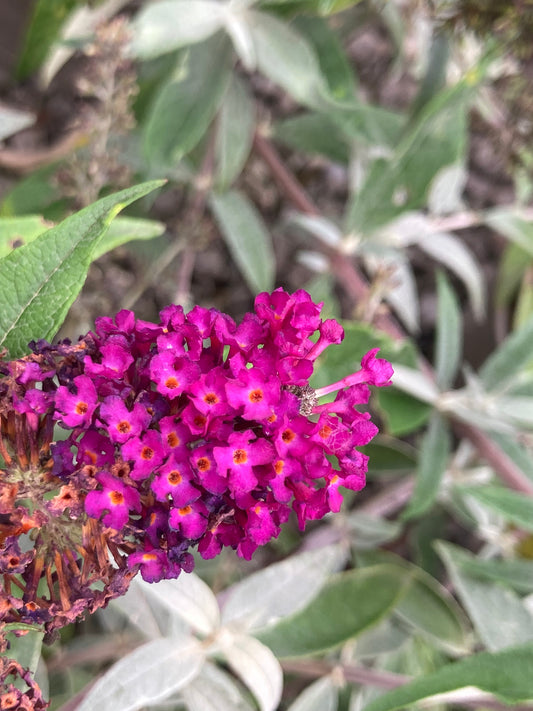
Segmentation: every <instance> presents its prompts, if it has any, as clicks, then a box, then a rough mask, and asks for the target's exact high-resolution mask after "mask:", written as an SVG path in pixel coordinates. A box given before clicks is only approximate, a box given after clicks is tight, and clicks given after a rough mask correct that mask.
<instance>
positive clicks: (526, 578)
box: [441, 544, 533, 593]
mask: <svg viewBox="0 0 533 711" xmlns="http://www.w3.org/2000/svg"><path fill="white" fill-rule="evenodd" d="M441 545H442V546H443V545H444V544H441ZM445 548H446V551H448V552H449V551H452V550H453V558H454V563H455V564H456V565H459V566H460V568H461V570H462V571H463V572H465V573H468V574H469V575H470V576H471V577H472V578H477V579H480V580H489V581H491V582H495V583H503V584H504V585H505V586H508V587H511V588H513V589H514V590H516V591H517V592H519V593H531V592H533V561H531V560H520V559H516V560H512V559H503V560H494V559H489V560H484V559H482V558H476V557H474V556H473V555H470V554H469V553H467V552H466V551H465V550H464V549H462V548H458V547H456V546H451V545H450V544H446V546H445Z"/></svg>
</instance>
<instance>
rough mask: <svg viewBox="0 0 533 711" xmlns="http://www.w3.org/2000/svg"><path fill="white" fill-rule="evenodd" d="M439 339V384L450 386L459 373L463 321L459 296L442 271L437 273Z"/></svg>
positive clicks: (436, 350)
mask: <svg viewBox="0 0 533 711" xmlns="http://www.w3.org/2000/svg"><path fill="white" fill-rule="evenodd" d="M437 294H438V310H437V339H436V349H435V373H436V379H437V385H438V386H439V387H440V388H442V389H443V390H444V389H446V388H449V387H450V386H451V384H452V383H453V379H454V377H455V375H456V373H457V368H458V366H459V363H460V360H461V351H462V343H461V338H462V333H461V329H462V323H461V314H460V311H459V304H458V302H457V297H456V295H455V293H454V291H453V290H452V288H451V287H450V285H449V283H448V280H447V279H446V277H445V276H444V274H443V273H442V272H439V273H438V274H437Z"/></svg>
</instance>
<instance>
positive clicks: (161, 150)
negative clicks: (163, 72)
mask: <svg viewBox="0 0 533 711" xmlns="http://www.w3.org/2000/svg"><path fill="white" fill-rule="evenodd" d="M230 50H231V47H230V43H229V41H228V39H227V37H225V36H224V35H220V34H217V35H215V36H214V37H212V38H210V39H209V40H207V41H206V42H204V43H202V44H201V45H195V46H193V47H191V49H190V50H189V52H188V55H187V60H186V62H185V65H184V66H180V67H178V68H177V70H176V72H175V76H174V77H173V78H172V80H171V81H169V82H168V83H166V84H164V85H163V87H162V88H161V90H160V91H159V94H158V95H157V97H156V99H155V101H154V103H153V105H152V108H151V111H150V115H149V117H148V120H147V122H146V126H145V129H144V149H145V152H146V155H147V158H148V160H149V162H150V164H152V165H160V166H162V167H163V168H164V167H167V166H168V167H174V166H175V164H176V163H177V162H178V161H179V160H181V159H182V158H183V156H184V155H185V154H186V153H188V152H189V151H190V150H192V149H193V148H194V147H195V146H196V145H197V143H198V142H199V141H200V140H201V139H202V137H203V136H204V135H205V132H206V131H207V129H208V127H209V124H210V123H211V121H212V119H213V116H214V115H215V113H216V111H217V109H218V106H219V104H220V101H221V100H222V97H223V96H224V91H225V90H226V87H227V85H228V82H229V80H230V77H231V73H230V58H231V51H230Z"/></svg>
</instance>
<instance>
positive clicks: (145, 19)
mask: <svg viewBox="0 0 533 711" xmlns="http://www.w3.org/2000/svg"><path fill="white" fill-rule="evenodd" d="M226 15H227V8H226V7H225V5H224V4H222V3H220V2H217V0H159V2H153V3H150V4H148V5H145V6H144V7H143V9H142V10H141V11H140V12H139V14H138V15H137V17H136V18H135V20H134V22H133V24H132V32H133V39H132V52H133V54H134V56H136V57H139V58H141V59H152V58H153V57H157V56H159V55H160V54H164V53H165V52H171V51H172V50H175V49H178V48H179V47H184V46H187V45H190V44H195V43H196V42H201V41H202V40H205V39H207V38H208V37H210V36H211V35H212V34H214V33H215V32H217V30H219V29H220V28H221V27H223V25H224V21H225V18H226Z"/></svg>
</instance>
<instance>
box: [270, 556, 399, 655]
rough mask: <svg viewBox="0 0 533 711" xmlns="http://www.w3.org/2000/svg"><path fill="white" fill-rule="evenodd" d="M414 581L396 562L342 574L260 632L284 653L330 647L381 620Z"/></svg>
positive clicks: (322, 649) (310, 651)
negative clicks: (300, 605) (297, 607)
mask: <svg viewBox="0 0 533 711" xmlns="http://www.w3.org/2000/svg"><path fill="white" fill-rule="evenodd" d="M409 584H410V574H409V573H408V572H406V571H404V570H401V569H400V568H398V567H396V566H389V565H376V566H372V567H369V568H364V569H362V570H352V571H349V572H347V573H341V574H340V575H337V576H336V577H335V578H333V579H332V580H331V581H330V582H328V583H327V584H326V585H325V587H324V588H323V589H322V591H321V592H320V594H319V595H318V596H317V597H316V598H315V599H314V600H313V601H312V602H311V603H310V604H309V605H308V606H307V607H306V608H304V609H303V610H301V611H299V612H297V613H296V614H294V615H292V616H290V617H286V618H284V619H282V620H281V621H280V622H279V623H278V624H276V625H273V626H272V627H268V628H267V629H266V630H265V631H264V632H262V633H259V634H258V635H257V636H258V638H259V639H260V640H261V641H262V642H264V643H265V644H267V645H268V646H269V647H270V648H271V649H272V650H273V652H274V653H275V654H276V655H277V656H278V657H296V656H300V655H307V654H314V653H316V652H321V651H324V650H326V649H330V648H332V647H335V646H338V645H339V644H342V643H343V642H346V641H347V640H349V639H351V638H352V637H355V636H357V635H358V634H360V633H361V632H363V631H364V630H366V629H367V628H368V627H370V626H372V625H374V624H376V623H377V622H379V621H380V620H381V619H382V618H383V617H384V616H385V615H386V614H388V613H389V612H390V611H391V610H392V609H393V607H394V606H395V605H396V603H397V602H398V601H399V600H400V599H401V597H402V595H403V593H404V591H405V590H406V589H407V586H408V585H409ZM354 600H357V604H356V605H355V604H354Z"/></svg>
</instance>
